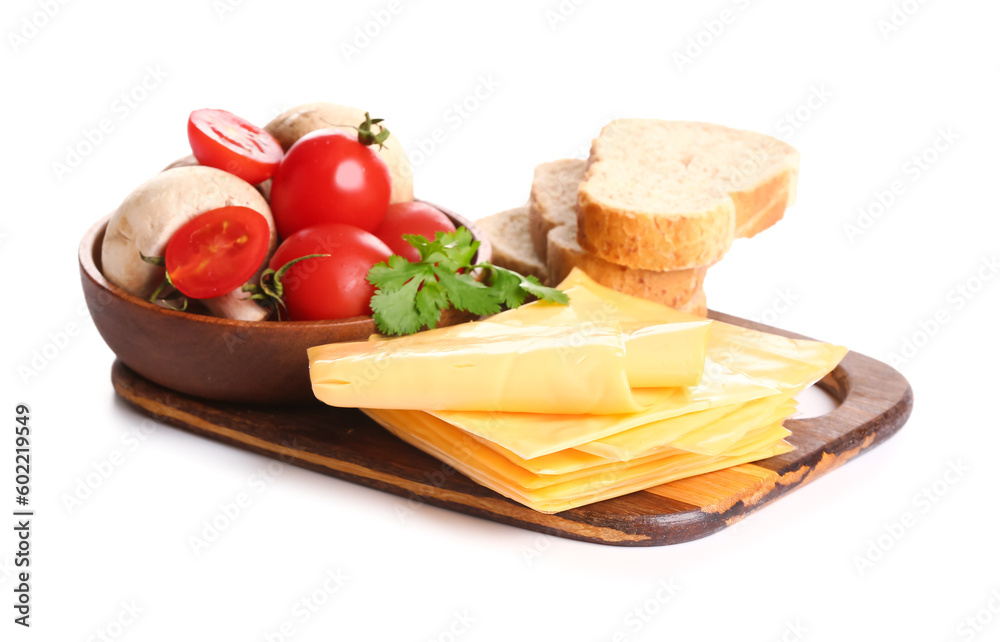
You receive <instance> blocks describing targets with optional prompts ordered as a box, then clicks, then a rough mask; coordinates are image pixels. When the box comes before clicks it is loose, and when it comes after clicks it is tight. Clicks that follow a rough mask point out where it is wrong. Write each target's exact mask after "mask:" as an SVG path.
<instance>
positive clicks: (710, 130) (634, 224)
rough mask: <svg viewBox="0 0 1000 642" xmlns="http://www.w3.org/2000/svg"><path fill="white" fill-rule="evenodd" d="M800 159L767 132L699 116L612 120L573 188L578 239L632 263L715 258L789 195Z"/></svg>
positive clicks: (664, 264)
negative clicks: (679, 119) (698, 118)
mask: <svg viewBox="0 0 1000 642" xmlns="http://www.w3.org/2000/svg"><path fill="white" fill-rule="evenodd" d="M798 167H799V156H798V152H797V151H795V149H794V148H792V147H791V146H789V145H787V144H786V143H783V142H781V141H779V140H777V139H775V138H772V137H770V136H765V135H763V134H757V133H754V132H749V131H743V130H737V129H730V128H728V127H723V126H721V125H712V124H708V123H697V122H671V121H663V120H655V119H640V118H629V119H622V120H616V121H612V122H611V123H609V124H608V125H606V126H605V127H604V129H603V130H601V135H600V136H599V137H598V138H597V139H595V140H594V143H593V146H592V148H591V153H590V160H589V165H588V167H587V172H586V174H585V176H584V180H583V182H582V183H581V184H580V187H579V196H578V203H577V212H578V220H579V229H578V238H579V243H580V246H581V247H582V248H583V249H585V250H587V251H588V252H591V253H593V254H596V255H597V256H599V257H601V258H603V259H605V260H607V261H611V262H612V263H617V264H619V265H624V266H627V267H631V268H642V269H647V270H678V269H686V268H692V267H702V266H707V265H712V264H713V263H715V262H716V261H718V260H719V259H720V258H722V256H723V255H724V254H725V253H726V251H727V250H728V249H729V246H730V245H731V244H732V241H733V239H734V238H735V237H736V236H753V235H754V234H756V233H757V232H760V231H761V230H763V229H765V228H767V227H769V226H770V225H772V224H773V223H774V222H776V221H777V220H779V219H780V218H781V216H782V215H783V214H784V211H785V208H787V207H788V206H789V205H791V203H792V202H794V200H795V185H796V182H797V179H798Z"/></svg>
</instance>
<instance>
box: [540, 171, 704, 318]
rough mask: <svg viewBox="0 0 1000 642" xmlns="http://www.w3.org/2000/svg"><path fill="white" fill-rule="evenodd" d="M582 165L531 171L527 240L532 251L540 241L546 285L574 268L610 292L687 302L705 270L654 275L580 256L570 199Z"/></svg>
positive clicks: (672, 303) (665, 301)
mask: <svg viewBox="0 0 1000 642" xmlns="http://www.w3.org/2000/svg"><path fill="white" fill-rule="evenodd" d="M586 169H587V163H586V161H583V160H577V159H563V160H558V161H553V162H551V163H543V164H541V165H539V166H538V167H536V168H535V175H534V181H533V182H532V184H531V200H530V201H529V202H528V205H529V208H530V212H529V214H530V219H531V240H532V242H533V244H534V246H535V250H536V252H537V251H538V248H539V237H541V239H542V240H544V241H545V252H544V253H542V252H538V254H539V255H540V256H544V257H545V259H546V264H547V265H548V270H549V281H550V282H551V283H553V284H555V283H559V282H560V281H562V280H563V279H564V278H565V277H566V275H567V274H569V273H570V271H571V270H572V269H573V268H575V267H578V268H580V269H581V270H583V271H584V272H586V273H587V274H588V275H590V277H591V278H592V279H594V280H595V281H597V282H598V283H600V284H601V285H604V286H607V287H609V288H611V289H613V290H618V291H619V292H624V293H626V294H631V295H633V296H638V297H642V298H644V299H650V300H651V301H657V302H659V303H662V304H664V305H669V306H676V305H679V304H681V303H684V302H685V301H688V300H689V299H690V298H691V296H692V295H693V294H694V293H695V292H696V291H697V290H698V289H699V288H700V287H701V283H702V281H703V279H704V278H705V271H706V269H707V268H704V267H702V268H692V269H688V270H668V271H654V270H641V269H631V268H627V267H624V266H622V265H618V264H616V263H611V262H610V261H605V260H604V259H602V258H600V257H598V256H596V255H594V254H591V253H589V252H586V251H584V250H583V248H581V247H580V244H579V243H578V242H577V232H576V200H577V190H578V188H579V185H580V181H582V180H583V175H584V172H585V171H586Z"/></svg>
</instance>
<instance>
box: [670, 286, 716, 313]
mask: <svg viewBox="0 0 1000 642" xmlns="http://www.w3.org/2000/svg"><path fill="white" fill-rule="evenodd" d="M672 307H674V308H677V309H678V310H680V311H681V312H687V313H688V314H693V315H695V316H698V317H706V316H708V299H707V297H706V296H705V291H704V290H702V289H701V288H700V287H699V288H698V291H697V292H695V293H694V294H693V295H692V296H691V298H690V299H689V300H687V301H685V302H684V303H680V304H678V305H675V306H672Z"/></svg>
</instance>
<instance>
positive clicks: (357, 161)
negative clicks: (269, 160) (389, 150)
mask: <svg viewBox="0 0 1000 642" xmlns="http://www.w3.org/2000/svg"><path fill="white" fill-rule="evenodd" d="M391 183H392V179H391V178H390V175H389V168H388V167H387V166H386V164H385V161H383V160H382V159H381V158H379V155H378V154H377V153H376V152H375V150H374V149H372V148H370V147H368V146H366V145H362V144H361V143H359V142H358V139H357V136H356V135H352V134H348V133H346V132H343V131H339V130H336V129H320V130H318V131H315V132H311V133H309V134H307V135H306V136H303V137H302V138H300V139H299V140H298V141H296V143H295V144H294V145H292V146H291V148H289V150H288V153H286V154H285V157H284V158H283V159H281V164H280V165H278V170H277V171H276V172H275V173H274V182H273V183H272V184H271V212H272V213H273V214H274V222H275V225H277V227H278V234H279V235H281V236H282V237H284V238H287V237H289V236H291V235H292V234H294V233H295V232H298V231H299V230H302V229H305V228H307V227H312V226H313V225H321V224H323V223H345V224H347V225H354V226H356V227H360V228H361V229H363V230H365V231H367V232H371V231H373V230H374V229H375V228H376V227H378V224H379V223H381V222H382V218H383V217H384V216H385V210H386V208H387V207H389V193H390V188H391Z"/></svg>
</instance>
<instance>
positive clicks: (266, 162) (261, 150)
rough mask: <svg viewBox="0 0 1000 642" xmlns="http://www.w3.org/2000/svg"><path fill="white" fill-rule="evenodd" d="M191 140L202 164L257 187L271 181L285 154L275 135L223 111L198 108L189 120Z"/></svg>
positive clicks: (189, 138) (189, 137) (192, 147)
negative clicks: (221, 170) (223, 171)
mask: <svg viewBox="0 0 1000 642" xmlns="http://www.w3.org/2000/svg"><path fill="white" fill-rule="evenodd" d="M188 141H190V143H191V151H192V152H194V157H195V158H197V159H198V162H199V163H201V164H202V165H207V166H209V167H215V168H216V169H223V170H225V171H227V172H229V173H230V174H235V175H237V176H239V177H240V178H242V179H243V180H245V181H246V182H248V183H250V184H251V185H256V184H257V183H260V182H262V181H265V180H267V179H269V178H271V175H272V174H274V170H275V169H277V168H278V163H279V162H280V161H281V157H282V156H283V155H284V152H283V151H282V150H281V145H280V144H278V141H277V140H275V138H274V136H272V135H271V134H269V133H267V132H266V131H264V130H263V129H261V128H260V127H257V126H256V125H254V124H253V123H250V122H248V121H246V120H243V119H242V118H240V117H239V116H237V115H235V114H231V113H229V112H228V111H224V110H222V109H197V110H195V111H193V112H191V116H190V117H189V118H188Z"/></svg>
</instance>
